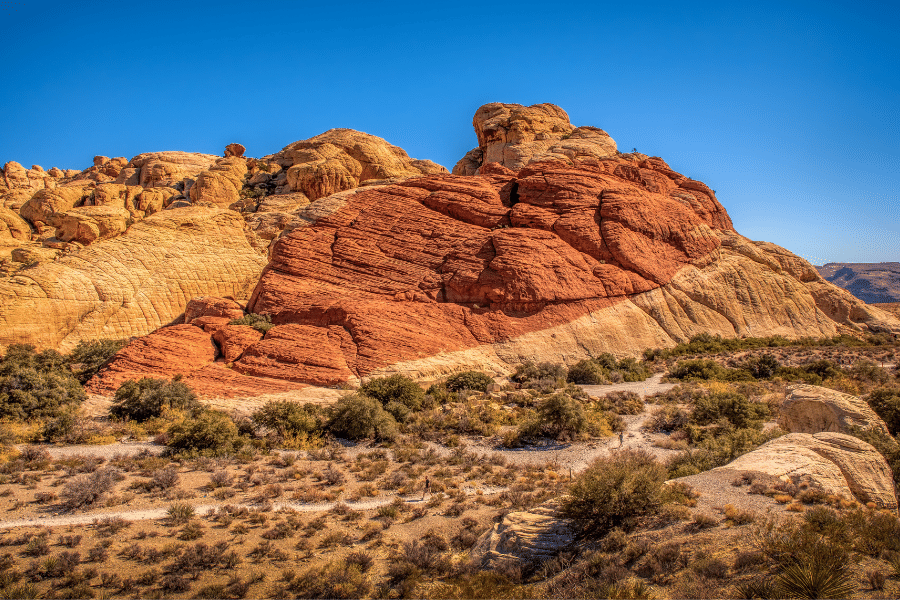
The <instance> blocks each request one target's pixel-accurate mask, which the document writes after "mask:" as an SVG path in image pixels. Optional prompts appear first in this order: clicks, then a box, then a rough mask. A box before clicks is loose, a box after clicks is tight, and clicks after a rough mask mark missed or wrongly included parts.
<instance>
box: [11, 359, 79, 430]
mask: <svg viewBox="0 0 900 600" xmlns="http://www.w3.org/2000/svg"><path fill="white" fill-rule="evenodd" d="M84 398H85V395H84V390H83V389H82V388H81V385H79V383H78V380H77V379H76V378H75V376H74V375H73V374H72V372H71V370H70V369H69V367H68V364H67V362H66V360H65V358H64V357H63V356H62V355H61V354H60V353H59V352H57V351H55V350H44V351H43V352H40V353H37V352H35V350H34V346H31V345H27V344H13V345H11V346H10V347H9V348H8V349H7V351H6V355H5V356H4V357H3V359H2V360H0V419H2V418H6V419H13V420H17V421H24V420H27V419H45V418H53V417H57V416H60V415H61V414H63V413H66V412H68V411H70V410H71V409H73V408H74V407H75V406H77V405H79V404H80V403H81V402H82V401H83V400H84Z"/></svg>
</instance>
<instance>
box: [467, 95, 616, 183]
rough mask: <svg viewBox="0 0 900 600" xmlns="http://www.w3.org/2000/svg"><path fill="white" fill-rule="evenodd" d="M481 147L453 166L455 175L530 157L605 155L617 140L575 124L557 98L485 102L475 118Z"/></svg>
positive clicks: (521, 163)
mask: <svg viewBox="0 0 900 600" xmlns="http://www.w3.org/2000/svg"><path fill="white" fill-rule="evenodd" d="M472 125H473V126H474V127H475V134H476V135H477V136H478V147H477V148H475V149H474V150H471V151H470V152H468V153H467V154H466V155H465V156H464V157H463V158H462V160H460V161H459V162H458V163H456V166H455V167H453V173H454V174H455V175H475V174H477V173H479V172H480V169H481V167H482V166H484V165H487V164H491V163H498V164H501V165H503V166H504V167H507V168H509V169H512V170H514V171H518V170H519V169H521V168H523V167H525V166H526V165H528V164H529V163H531V162H539V161H546V160H559V161H562V162H566V163H569V164H571V163H572V162H573V161H574V160H576V159H581V160H583V159H587V158H606V157H610V156H615V155H616V143H615V142H614V141H613V139H612V138H611V137H610V136H609V134H607V133H606V132H605V131H603V130H602V129H598V128H596V127H575V126H574V125H572V124H571V123H570V122H569V115H567V114H566V111H564V110H563V109H561V108H560V107H558V106H556V105H554V104H534V105H532V106H522V105H520V104H501V103H500V102H492V103H491V104H485V105H484V106H482V107H481V108H479V109H478V110H477V111H476V112H475V117H474V118H473V119H472Z"/></svg>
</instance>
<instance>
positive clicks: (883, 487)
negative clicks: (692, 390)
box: [715, 432, 897, 510]
mask: <svg viewBox="0 0 900 600" xmlns="http://www.w3.org/2000/svg"><path fill="white" fill-rule="evenodd" d="M723 469H726V470H732V471H755V472H760V473H766V474H768V475H772V476H775V477H778V478H781V479H783V480H785V481H790V480H799V481H802V482H806V483H809V484H811V485H814V486H816V487H819V488H821V489H822V490H824V491H825V492H826V493H829V494H841V495H843V496H845V497H846V498H851V499H852V498H855V499H857V500H859V501H860V502H862V503H864V504H865V503H868V502H873V503H874V504H875V505H876V506H878V507H879V508H886V509H889V510H896V509H897V497H896V496H895V494H894V483H893V478H892V474H891V469H890V467H889V466H888V464H887V461H885V459H884V457H883V456H881V454H879V453H878V451H877V450H876V449H875V448H874V447H872V446H871V445H869V444H867V443H865V442H863V441H862V440H860V439H859V438H856V437H853V436H850V435H845V434H842V433H833V432H823V433H816V434H812V435H811V434H808V433H789V434H787V435H784V436H781V437H779V438H777V439H775V440H772V441H771V442H768V443H766V444H763V445H762V446H760V447H759V448H757V449H756V450H754V451H752V452H748V453H747V454H745V455H743V456H740V457H738V458H737V459H735V460H734V461H732V462H730V463H729V464H727V465H725V466H723V467H718V469H715V470H723Z"/></svg>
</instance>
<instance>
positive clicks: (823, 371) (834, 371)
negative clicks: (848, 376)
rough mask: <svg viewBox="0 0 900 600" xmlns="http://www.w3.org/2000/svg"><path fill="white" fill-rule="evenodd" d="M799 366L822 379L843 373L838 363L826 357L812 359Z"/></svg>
mask: <svg viewBox="0 0 900 600" xmlns="http://www.w3.org/2000/svg"><path fill="white" fill-rule="evenodd" d="M800 368H801V369H803V370H804V371H806V372H807V373H812V374H814V375H816V376H818V377H820V378H822V379H823V380H824V379H828V378H829V377H839V376H841V375H842V374H843V371H842V370H841V368H840V367H839V366H838V365H836V364H835V363H834V362H832V361H830V360H827V359H821V360H814V361H811V362H808V363H806V364H804V365H800Z"/></svg>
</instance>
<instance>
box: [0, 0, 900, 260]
mask: <svg viewBox="0 0 900 600" xmlns="http://www.w3.org/2000/svg"><path fill="white" fill-rule="evenodd" d="M898 17H900V9H898V3H897V2H884V3H868V2H852V3H850V2H840V3H837V2H809V3H804V2H784V1H783V0H782V1H780V2H771V3H769V2H742V3H736V2H710V3H701V2H695V3H678V2H671V1H669V2H660V3H655V2H650V1H643V2H631V3H625V2H615V3H605V2H598V1H593V2H547V1H544V2H478V3H467V2H452V3H451V2H447V3H443V4H437V3H431V2H424V1H423V2H416V3H410V2H383V1H374V0H373V1H370V2H355V1H343V2H335V3H331V2H302V1H296V2H281V1H277V0H272V1H269V2H265V3H253V2H247V1H242V2H230V1H220V2H191V1H182V2H168V1H155V2H144V3H123V2H115V3H113V2H97V1H92V2H72V1H68V2H8V1H0V21H2V26H3V28H2V31H3V36H2V38H0V64H3V66H4V73H5V75H4V76H3V85H2V86H0V164H2V163H5V162H6V161H8V160H16V161H18V162H20V163H22V164H24V165H25V166H26V167H28V166H31V165H32V164H39V165H41V166H43V167H44V168H50V167H51V166H58V167H61V168H85V167H88V166H90V165H91V159H92V157H93V156H94V155H97V154H103V155H107V156H126V157H131V156H133V155H135V154H138V153H140V152H147V151H154V150H187V151H196V152H209V153H215V154H220V153H221V152H222V149H223V148H224V146H225V145H226V144H227V143H229V142H240V143H242V144H244V145H245V146H246V147H247V153H248V155H250V156H262V155H265V154H270V153H272V152H275V151H277V150H279V149H281V148H282V147H283V146H285V145H287V144H289V143H291V142H293V141H295V140H299V139H304V138H308V137H311V136H313V135H316V134H318V133H321V132H322V131H324V130H327V129H330V128H332V127H351V128H353V129H358V130H361V131H366V132H368V133H372V134H375V135H378V136H381V137H384V138H386V139H387V140H388V141H390V142H392V143H394V144H396V145H398V146H401V147H402V148H404V149H405V150H407V152H409V154H410V155H411V156H414V157H416V158H429V159H432V160H435V161H437V162H439V163H441V164H443V165H445V166H447V167H448V168H452V166H453V164H454V163H455V162H456V161H457V160H458V159H459V158H460V157H461V156H462V155H463V154H464V153H465V152H466V151H468V150H469V149H471V148H472V147H473V146H475V144H476V141H475V135H474V132H473V131H472V127H471V119H472V114H473V113H474V112H475V110H476V109H477V108H478V107H479V106H480V105H481V104H484V103H486V102H496V101H499V102H516V103H519V104H533V103H537V102H552V103H554V104H558V105H559V106H561V107H563V108H564V109H565V110H566V111H568V113H569V115H570V117H571V119H572V122H573V123H575V124H576V125H595V126H598V127H602V128H604V129H605V130H606V131H607V132H609V133H610V135H612V137H613V138H614V139H615V140H616V142H617V143H618V145H619V148H620V149H623V150H631V149H632V148H637V149H638V150H639V151H641V152H644V153H647V154H650V155H657V156H661V157H663V158H664V159H665V160H666V161H667V162H668V163H669V164H670V165H671V166H672V167H673V168H674V169H676V170H678V171H680V172H682V173H684V174H685V175H688V176H690V177H693V178H695V179H700V180H702V181H704V182H706V183H707V184H709V185H710V187H712V188H713V189H715V190H716V191H717V194H718V197H719V200H720V201H721V202H722V204H724V205H725V207H726V208H727V210H728V212H729V213H730V214H731V216H732V219H733V220H734V223H735V226H736V228H737V229H738V231H739V232H741V233H743V234H744V235H746V236H748V237H750V238H752V239H757V240H767V241H771V242H775V243H777V244H780V245H782V246H785V247H786V248H788V249H789V250H792V251H793V252H796V253H797V254H800V255H801V256H803V257H804V258H807V259H808V260H811V261H812V262H815V263H816V264H822V263H823V262H826V261H834V262H878V261H897V260H900V244H898V239H900V235H898V234H900V218H898V193H900V135H898V134H900V125H898V124H900V43H898V39H900V36H898V34H897V29H896V28H897V23H898V22H900V21H898Z"/></svg>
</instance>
